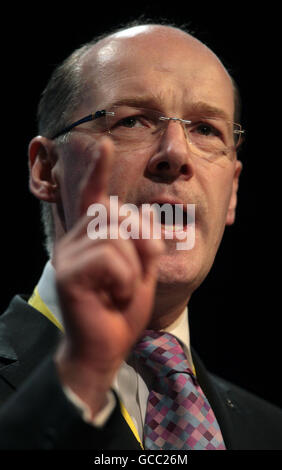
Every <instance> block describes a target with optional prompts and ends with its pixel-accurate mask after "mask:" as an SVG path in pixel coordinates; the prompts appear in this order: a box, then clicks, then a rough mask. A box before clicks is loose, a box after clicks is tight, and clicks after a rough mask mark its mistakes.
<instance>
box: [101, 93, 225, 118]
mask: <svg viewBox="0 0 282 470" xmlns="http://www.w3.org/2000/svg"><path fill="white" fill-rule="evenodd" d="M112 106H132V107H136V108H153V109H154V108H157V109H158V110H161V109H162V108H163V100H162V98H161V96H156V95H144V96H140V97H137V96H132V97H125V98H121V99H118V100H116V101H114V102H113V103H111V104H110V105H108V106H107V108H110V107H112ZM186 109H187V111H186V113H185V114H187V117H189V115H190V116H193V115H199V114H200V115H201V116H205V117H211V116H213V117H218V118H222V119H225V120H226V121H230V116H229V115H228V114H227V113H226V111H224V110H223V109H221V108H218V107H216V106H213V105H210V104H209V103H206V102H204V101H197V102H194V103H189V104H187V106H186Z"/></svg>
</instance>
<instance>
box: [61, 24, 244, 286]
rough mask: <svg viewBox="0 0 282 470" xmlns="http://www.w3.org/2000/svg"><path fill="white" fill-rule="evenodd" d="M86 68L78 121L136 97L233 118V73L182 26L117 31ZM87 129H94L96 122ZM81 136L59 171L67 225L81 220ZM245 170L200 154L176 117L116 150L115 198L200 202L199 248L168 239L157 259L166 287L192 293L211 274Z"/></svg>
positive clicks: (168, 109)
mask: <svg viewBox="0 0 282 470" xmlns="http://www.w3.org/2000/svg"><path fill="white" fill-rule="evenodd" d="M141 31H142V32H141ZM83 73H84V76H85V79H86V85H87V86H86V92H85V94H84V96H83V98H82V101H81V106H80V107H79V108H78V109H77V110H76V113H75V114H74V116H73V120H76V119H79V118H81V117H83V116H85V115H87V114H89V113H91V112H93V111H96V110H99V109H109V108H110V107H111V106H112V105H114V104H116V103H117V102H119V101H121V100H129V99H132V100H134V101H135V102H136V101H137V102H138V103H139V107H146V108H153V109H157V110H159V111H161V112H162V113H163V114H164V115H165V116H169V117H178V118H183V119H189V114H191V112H192V110H193V109H194V108H195V106H196V105H197V106H199V104H201V106H207V105H208V106H212V107H215V108H218V109H219V110H221V111H223V112H225V113H226V115H227V116H228V118H229V119H230V120H231V121H233V117H234V116H233V114H234V98H233V88H232V83H231V80H230V77H229V75H228V74H227V72H226V71H225V69H224V68H223V66H222V65H221V63H220V62H219V60H218V59H217V58H216V56H215V55H214V54H213V53H212V52H211V51H210V50H209V49H207V48H206V47H205V46H203V45H202V44H201V43H199V42H198V41H197V40H195V39H193V38H191V37H190V36H188V35H185V34H183V33H181V32H179V31H177V30H172V29H169V28H159V29H158V28H154V30H153V29H152V27H151V28H150V27H144V28H143V30H142V28H136V29H135V28H133V29H131V30H128V31H125V32H123V33H120V34H117V35H115V36H112V38H110V39H107V40H106V41H104V42H103V43H102V46H101V45H100V46H99V48H97V47H96V48H95V49H93V51H92V52H91V53H88V55H87V56H86V58H85V60H84V70H83ZM83 128H84V129H89V133H90V129H91V125H87V124H86V125H83ZM80 129H81V127H80ZM93 138H94V137H93ZM82 139H83V137H82V133H81V132H79V131H78V132H77V131H73V132H72V136H71V138H70V139H69V143H68V144H64V146H63V148H62V150H61V159H60V161H59V163H58V166H57V168H56V171H57V172H58V179H59V181H60V188H61V198H62V204H63V209H64V215H65V222H66V227H67V229H69V228H71V226H72V225H73V224H74V223H75V219H76V217H77V216H76V213H75V212H74V207H75V206H76V204H75V202H76V200H77V197H78V183H79V181H80V179H81V177H82V176H83V173H84V172H85V168H86V167H87V164H88V162H87V161H86V162H85V161H83V157H81V159H80V156H79V155H77V148H78V147H79V145H80V142H81V145H82V146H83V144H82V142H83V141H82ZM81 155H83V152H82V153H81ZM164 168H165V170H164ZM239 173H240V164H239V162H238V161H237V160H236V156H235V154H234V153H233V154H230V155H228V156H226V155H224V156H220V157H219V158H217V159H205V158H201V157H199V156H196V155H195V154H194V153H193V152H192V151H191V148H190V147H189V143H187V140H186V138H185V134H184V132H183V128H182V126H181V125H180V124H179V122H178V123H174V122H170V123H169V125H168V127H167V130H166V132H165V133H164V134H163V135H162V136H160V138H159V140H158V141H157V142H156V144H155V145H153V146H151V147H148V146H146V147H142V146H140V148H138V149H137V150H136V149H135V150H134V151H133V152H129V151H124V150H123V151H120V150H119V149H118V147H117V148H116V154H115V164H114V166H113V170H112V174H111V177H110V185H109V194H110V195H116V196H118V197H119V201H120V202H122V203H132V204H135V205H140V204H142V203H153V202H159V201H161V202H163V201H165V200H167V201H176V202H178V203H180V202H181V203H182V204H185V205H186V204H196V240H195V246H194V248H193V249H192V250H177V249H176V241H175V240H167V241H166V245H167V252H166V254H164V255H162V257H161V259H160V262H159V282H160V285H162V284H163V285H168V284H170V285H172V284H173V285H182V286H186V287H187V288H188V286H189V290H190V291H191V292H192V291H193V290H194V289H195V288H196V287H197V286H198V285H199V284H200V282H201V281H202V280H203V279H204V277H205V276H206V275H207V273H208V271H209V269H210V267H211V265H212V263H213V260H214V257H215V254H216V251H217V248H218V245H219V243H220V241H221V238H222V234H223V231H224V227H225V225H226V224H230V223H232V222H233V209H235V205H236V189H237V180H238V176H239Z"/></svg>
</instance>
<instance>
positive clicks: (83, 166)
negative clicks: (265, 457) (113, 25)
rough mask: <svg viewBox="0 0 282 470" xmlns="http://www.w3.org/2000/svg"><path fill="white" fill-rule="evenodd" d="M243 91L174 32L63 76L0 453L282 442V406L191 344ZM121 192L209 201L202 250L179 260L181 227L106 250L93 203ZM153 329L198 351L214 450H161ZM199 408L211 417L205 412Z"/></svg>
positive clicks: (6, 321)
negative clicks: (148, 346)
mask: <svg viewBox="0 0 282 470" xmlns="http://www.w3.org/2000/svg"><path fill="white" fill-rule="evenodd" d="M70 70H71V75H70ZM58 84H59V85H58ZM234 96H235V90H234V85H233V81H232V79H231V77H230V75H229V74H228V72H227V71H226V69H225V68H224V66H223V65H222V63H221V62H220V61H219V59H218V58H217V57H216V56H215V54H214V53H213V52H212V51H211V50H210V49H208V48H207V47H206V46H205V45H204V44H202V43H201V42H200V41H198V40H197V39H196V38H194V37H192V36H191V35H189V34H187V33H186V32H184V31H182V30H180V29H177V28H174V27H169V26H161V25H139V26H136V27H131V28H127V29H123V30H120V31H118V32H116V33H113V34H111V35H109V36H106V37H104V38H103V39H101V40H99V41H98V42H96V43H94V44H91V45H88V46H85V47H84V48H82V49H81V50H79V51H78V52H75V53H74V54H73V55H72V56H71V58H70V59H68V60H67V61H66V62H65V64H64V68H59V69H58V70H57V72H55V75H54V76H53V78H52V80H51V81H50V83H49V85H48V87H47V90H46V91H45V94H44V95H43V97H42V100H41V104H40V108H39V121H40V129H39V132H40V134H41V135H40V136H37V137H35V138H34V139H33V140H32V141H31V143H30V146H29V165H30V189H31V191H32V193H33V194H34V195H35V196H36V197H37V198H39V199H40V200H41V201H45V203H49V204H51V207H52V220H53V224H54V233H53V249H52V252H51V262H50V263H48V265H47V266H46V268H45V270H44V273H43V276H42V278H41V279H40V281H39V284H38V287H37V289H36V290H35V292H34V294H33V296H32V297H31V298H30V299H28V298H26V299H23V298H19V297H17V298H15V299H14V300H13V302H12V303H11V305H10V307H9V308H8V310H7V312H6V313H5V314H4V315H3V316H2V319H1V321H2V323H1V328H2V330H1V338H2V342H1V354H2V370H1V374H2V375H1V381H2V382H1V398H2V401H3V405H2V411H1V413H0V434H1V444H0V446H1V448H4V449H7V448H8V449H9V448H17V449H21V448H23V449H37V448H39V449H44V448H55V449H66V448H68V449H72V448H78V449H81V448H91V449H140V448H141V447H142V446H145V447H146V448H160V449H167V448H183V449H189V448H194V449H204V448H205V449H209V448H214V449H225V448H226V449H278V448H281V447H282V446H281V437H280V434H281V427H282V412H281V410H279V409H278V408H276V407H275V406H272V405H270V404H268V403H265V402H264V401H263V400H260V399H258V398H256V397H254V396H252V395H251V394H249V393H247V392H244V391H242V390H241V389H239V388H237V387H235V386H233V385H231V384H228V383H227V382H225V381H223V380H221V379H219V378H216V377H214V376H212V375H211V374H209V373H208V372H207V371H206V370H205V368H204V366H203V365H202V364H201V361H200V360H199V358H198V357H197V355H196V353H195V352H194V351H193V350H191V347H190V342H189V327H188V319H187V304H188V302H189V299H190V298H191V295H192V293H193V292H194V291H195V289H196V288H197V287H198V286H199V285H200V284H201V282H202V281H203V280H204V279H205V277H206V275H207V274H208V272H209V270H210V268H211V266H212V264H213V260H214V257H215V255H216V252H217V249H218V246H219V244H220V241H221V239H222V236H223V232H224V228H225V226H226V225H231V224H233V222H234V220H235V210H236V201H237V196H236V195H237V189H238V181H239V175H240V172H241V168H242V165H241V162H240V161H239V160H238V159H237V156H236V149H237V146H238V145H237V144H239V141H240V135H241V133H242V129H241V128H240V126H236V125H234V126H233V125H232V126H230V123H233V121H235V122H236V106H235V103H236V100H235V99H234ZM97 111H99V113H98V114H97ZM90 113H93V115H92V116H90ZM112 116H114V118H112ZM116 116H120V119H119V120H118V119H116ZM152 116H153V117H152ZM156 116H158V118H156ZM85 117H86V119H85ZM167 118H169V119H167ZM115 119H116V120H115ZM211 122H212V123H213V124H211ZM73 123H74V125H73ZM102 123H103V124H102ZM214 123H216V124H214ZM106 126H107V127H106ZM132 129H134V134H133V133H132ZM230 129H232V130H230ZM235 130H236V132H235ZM129 134H130V137H129ZM132 136H134V138H133V137H132ZM137 136H138V137H137ZM140 136H143V137H142V138H141V137H140ZM231 136H232V139H231ZM230 139H231V140H230ZM110 196H118V201H119V207H121V206H122V204H125V203H130V204H133V205H134V206H135V207H137V208H139V209H140V208H141V207H142V205H144V204H154V203H158V204H165V203H167V204H170V205H172V206H175V205H176V204H183V205H187V204H195V207H196V212H195V243H194V245H193V248H192V249H189V250H188V249H187V250H177V247H176V241H177V240H176V227H175V225H174V224H173V227H172V231H173V232H174V235H175V236H174V237H173V238H170V239H167V238H165V237H164V235H163V236H162V238H163V239H162V240H160V239H154V238H142V237H136V238H134V237H132V238H128V239H126V237H117V238H109V237H108V238H101V239H96V240H93V239H92V238H91V237H90V236H89V231H88V228H89V222H90V219H89V215H87V213H88V210H89V207H91V206H92V205H93V204H100V206H99V207H104V208H106V209H109V207H110ZM96 207H97V206H96ZM140 213H141V211H140V212H138V213H137V214H135V217H133V219H132V226H133V227H134V228H136V229H137V232H138V233H140V226H142V224H144V221H143V220H142V218H141V215H140ZM92 215H94V214H93V213H92ZM123 220H124V218H123V217H120V216H119V217H117V216H115V217H114V218H113V219H111V218H110V217H109V216H108V217H107V220H106V225H107V226H108V227H110V226H115V227H119V226H120V225H121V223H122V221H123ZM149 225H150V222H149ZM162 233H163V234H164V232H162ZM27 301H28V303H27ZM199 314H200V313H199ZM144 330H146V331H150V332H152V331H153V336H154V334H156V332H159V331H163V332H164V331H165V332H168V333H170V334H171V336H169V338H172V340H173V341H174V339H173V338H175V337H176V338H177V339H178V342H177V347H178V346H179V344H180V345H181V347H182V349H183V350H184V353H185V356H186V359H185V360H187V361H188V362H187V364H188V366H187V367H188V368H187V369H186V370H187V371H189V374H190V379H189V380H190V382H189V387H197V393H198V392H199V394H200V395H199V396H201V397H203V396H205V397H206V398H201V400H204V401H202V403H203V406H206V411H207V410H208V411H207V413H208V414H209V416H211V418H210V422H211V423H210V424H211V426H212V428H209V429H208V431H207V432H208V434H206V431H205V436H206V437H205V442H204V437H203V435H202V434H203V433H202V434H201V433H200V434H201V435H198V437H197V438H196V437H195V438H194V437H193V439H194V440H193V442H192V441H191V436H189V435H188V437H187V440H186V442H184V443H183V444H179V442H178V444H177V446H175V447H174V445H173V444H171V442H174V441H171V439H173V438H172V437H171V436H172V434H173V432H171V434H170V435H169V437H168V438H167V441H168V442H166V439H165V438H163V437H162V443H161V444H156V447H154V445H155V443H151V444H150V445H149V444H148V445H147V444H146V441H145V437H144V436H143V434H144V428H146V426H147V421H146V420H147V418H146V414H147V410H146V402H147V400H148V396H149V394H150V393H151V387H152V388H153V385H152V384H153V377H152V372H150V371H148V368H147V367H146V364H145V365H144V363H143V362H142V360H141V356H142V354H141V353H140V350H139V352H137V353H136V352H135V351H136V350H135V345H136V344H137V343H138V341H139V340H140V339H141V338H142V335H143V332H144ZM157 335H158V333H157ZM137 351H138V350H137ZM193 370H194V372H193ZM189 374H186V375H189ZM191 377H192V379H191ZM159 383H160V381H159ZM193 384H194V385H193ZM193 390H194V389H193ZM202 392H203V393H202ZM195 393H196V392H195ZM148 401H149V400H148ZM120 407H121V410H120ZM187 413H188V414H189V413H190V417H191V419H192V420H193V419H197V420H198V421H199V419H204V418H199V415H197V417H195V416H196V415H195V416H194V415H193V413H192V412H191V403H189V411H187ZM201 416H202V415H201ZM185 419H186V418H185ZM145 421H146V423H145ZM198 421H197V425H194V428H193V429H194V430H195V429H196V431H195V432H196V433H198V434H199V432H198V430H199V429H200V427H201V424H200V423H199V422H198ZM27 423H28V429H26V426H27ZM193 423H194V421H193ZM207 425H208V424H207ZM187 426H191V423H190V424H187ZM168 427H169V428H170V430H171V425H170V424H169V426H168ZM191 432H192V431H191ZM193 432H194V431H193ZM211 432H213V433H214V434H213V436H212V435H211ZM188 434H189V433H188ZM207 436H208V437H207ZM158 442H160V441H158ZM151 445H152V447H150V446H151ZM167 446H168V447H167Z"/></svg>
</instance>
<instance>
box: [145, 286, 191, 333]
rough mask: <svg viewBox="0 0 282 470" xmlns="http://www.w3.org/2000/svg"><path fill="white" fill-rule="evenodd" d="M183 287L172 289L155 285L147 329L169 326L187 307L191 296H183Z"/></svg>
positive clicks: (187, 294)
mask: <svg viewBox="0 0 282 470" xmlns="http://www.w3.org/2000/svg"><path fill="white" fill-rule="evenodd" d="M183 291H184V292H185V290H184V289H183V286H178V287H177V288H172V287H171V286H167V285H163V284H162V285H160V284H158V285H157V289H156V296H155V303H154V308H153V312H152V317H151V322H150V324H149V325H148V328H152V329H158V330H160V329H164V328H167V327H168V326H169V325H171V324H172V323H173V322H175V320H176V319H177V318H178V317H179V316H180V315H181V313H182V312H183V310H184V309H185V308H186V307H187V304H188V302H189V300H190V297H191V294H189V293H187V291H186V294H185V295H184V294H183Z"/></svg>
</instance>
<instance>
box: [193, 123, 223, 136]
mask: <svg viewBox="0 0 282 470" xmlns="http://www.w3.org/2000/svg"><path fill="white" fill-rule="evenodd" d="M194 131H196V132H197V133H198V134H200V135H203V136H207V137H212V136H219V135H220V132H219V131H218V130H217V129H216V128H215V127H213V126H211V125H210V124H207V123H198V124H196V125H195V127H194Z"/></svg>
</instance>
